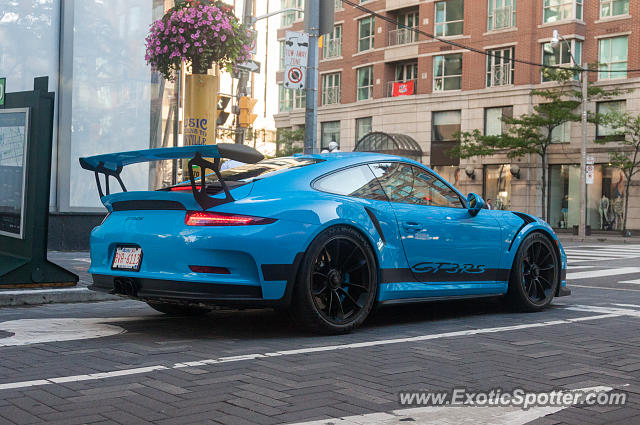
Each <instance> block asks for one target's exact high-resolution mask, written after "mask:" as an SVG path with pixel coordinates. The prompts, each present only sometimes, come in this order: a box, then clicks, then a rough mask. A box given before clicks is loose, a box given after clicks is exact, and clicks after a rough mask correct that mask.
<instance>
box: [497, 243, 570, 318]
mask: <svg viewBox="0 0 640 425" xmlns="http://www.w3.org/2000/svg"><path fill="white" fill-rule="evenodd" d="M559 283H560V259H559V257H558V253H557V251H556V249H555V247H554V246H553V242H552V241H551V240H550V239H549V238H548V237H547V236H545V235H543V234H542V233H532V234H530V235H528V236H527V237H526V238H525V239H524V240H523V241H522V243H521V244H520V247H519V248H518V252H517V253H516V257H515V259H514V261H513V268H512V269H511V279H510V281H509V291H508V293H507V298H508V299H509V301H510V302H511V304H512V305H513V306H514V307H516V308H517V309H519V310H523V311H540V310H542V309H544V308H545V307H547V306H548V305H549V304H551V301H552V300H553V297H554V295H555V293H556V290H557V288H558V285H559Z"/></svg>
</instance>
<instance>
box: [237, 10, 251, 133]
mask: <svg viewBox="0 0 640 425" xmlns="http://www.w3.org/2000/svg"><path fill="white" fill-rule="evenodd" d="M242 23H243V24H245V25H247V26H253V24H254V20H253V0H244V6H243V9H242ZM248 82H249V72H248V71H241V72H240V79H239V80H238V90H237V95H236V105H237V104H238V101H239V99H240V97H242V96H246V95H247V83H248ZM236 112H237V113H236V143H238V144H243V143H244V136H245V131H246V130H245V129H244V128H242V127H240V126H238V125H237V123H238V122H239V119H240V112H239V111H236Z"/></svg>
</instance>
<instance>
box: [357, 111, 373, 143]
mask: <svg viewBox="0 0 640 425" xmlns="http://www.w3.org/2000/svg"><path fill="white" fill-rule="evenodd" d="M372 123H373V118H372V117H364V118H357V119H356V143H358V142H359V141H360V139H362V138H363V137H364V136H366V135H367V134H369V133H371V130H372V127H373V125H372Z"/></svg>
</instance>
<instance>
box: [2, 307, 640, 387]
mask: <svg viewBox="0 0 640 425" xmlns="http://www.w3.org/2000/svg"><path fill="white" fill-rule="evenodd" d="M614 310H615V311H616V312H617V313H613V312H610V311H608V312H606V314H598V315H595V316H585V317H577V318H571V319H558V320H551V321H547V322H537V323H525V324H522V325H512V326H502V327H495V328H482V329H468V330H463V331H454V332H444V333H439V334H430V335H419V336H414V337H407V338H396V339H385V340H375V341H366V342H355V343H351V344H339V345H325V346H319V347H309V348H300V349H295V350H283V351H274V352H267V353H253V354H245V355H240V356H232V357H219V358H216V359H204V360H199V361H191V362H183V363H175V364H174V365H172V366H164V365H155V366H147V367H140V368H132V369H122V370H116V371H112V372H101V373H93V374H88V375H72V376H60V377H55V378H48V379H43V380H36V381H23V382H9V383H5V384H0V390H3V389H19V388H27V387H33V386H39V385H48V384H56V383H64V382H76V381H94V380H100V379H108V378H112V377H116V376H127V375H135V374H142V373H149V372H154V371H158V370H168V369H181V368H185V367H197V366H205V365H213V364H220V363H231V362H239V361H245V360H255V359H264V358H269V357H282V356H292V355H298V354H312V353H320V352H326V351H337V350H347V349H353V348H368V347H376V346H383V345H391V344H399V343H410V342H421V341H429V340H435V339H441V338H452V337H458V336H472V335H482V334H491V333H499V332H508V331H515V330H521V329H531V328H541V327H547V326H555V325H566V324H571V323H580V322H586V321H591V320H601V319H609V318H614V317H622V316H625V315H631V316H633V315H634V314H627V313H625V312H626V311H627V310H624V309H614ZM629 311H631V310H629ZM638 315H639V316H640V313H638Z"/></svg>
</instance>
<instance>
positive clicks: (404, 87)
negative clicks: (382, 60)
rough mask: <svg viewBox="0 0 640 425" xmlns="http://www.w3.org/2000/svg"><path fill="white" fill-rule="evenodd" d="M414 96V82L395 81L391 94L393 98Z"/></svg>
mask: <svg viewBox="0 0 640 425" xmlns="http://www.w3.org/2000/svg"><path fill="white" fill-rule="evenodd" d="M412 94H413V80H410V81H405V82H398V81H394V83H393V93H392V94H391V95H392V96H393V97H396V96H409V95H412Z"/></svg>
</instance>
